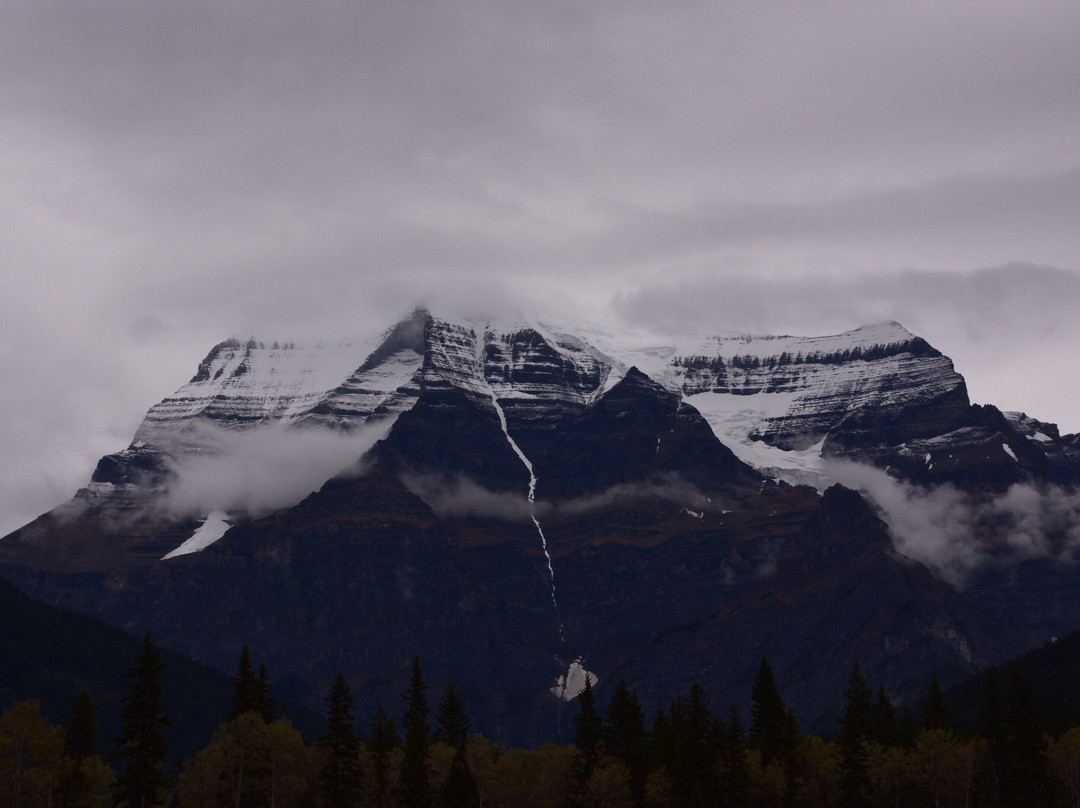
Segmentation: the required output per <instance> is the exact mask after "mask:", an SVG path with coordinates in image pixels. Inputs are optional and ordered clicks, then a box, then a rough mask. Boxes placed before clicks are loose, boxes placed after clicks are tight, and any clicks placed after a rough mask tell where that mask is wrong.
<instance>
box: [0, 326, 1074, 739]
mask: <svg viewBox="0 0 1080 808" xmlns="http://www.w3.org/2000/svg"><path fill="white" fill-rule="evenodd" d="M373 424H379V425H380V429H381V430H382V432H381V433H379V434H382V435H384V436H383V437H382V438H381V439H380V440H379V441H378V442H376V443H375V444H374V445H373V446H372V445H371V444H370V443H366V444H364V447H365V448H366V447H367V446H370V449H369V450H367V451H366V453H365V454H364V456H363V457H362V458H360V457H357V456H355V455H349V456H348V457H347V458H346V460H347V462H343V463H342V465H341V467H340V470H339V469H333V470H331V471H328V472H326V474H325V476H324V477H320V478H318V479H315V480H313V481H312V482H311V484H310V487H308V488H306V492H310V493H308V494H307V495H306V496H304V493H301V494H299V495H297V496H296V498H295V499H293V500H291V501H289V502H286V503H283V504H278V505H277V506H275V507H274V508H269V509H267V508H263V509H261V510H253V511H244V510H242V509H233V510H231V511H230V512H225V510H223V509H215V508H214V507H211V506H210V505H209V504H207V505H205V506H203V507H201V508H199V507H196V506H190V507H187V508H186V509H181V508H178V507H176V505H175V501H174V498H173V496H172V495H173V494H174V493H175V490H176V488H177V487H178V486H179V485H180V483H182V482H183V480H182V479H181V476H182V472H184V470H185V468H189V467H186V466H185V465H184V464H185V463H186V462H188V461H190V460H192V459H195V460H202V459H206V458H214V457H219V456H225V455H227V454H228V452H230V451H232V447H233V446H234V445H235V439H236V436H248V437H249V438H250V439H251V440H253V441H258V440H261V439H262V436H271V437H273V436H280V435H282V434H286V433H288V434H319V435H323V436H330V437H331V439H332V440H336V439H337V438H336V437H334V436H339V437H341V439H342V440H344V439H346V438H347V437H348V436H350V435H352V436H355V435H357V434H363V433H364V430H365V429H370V427H371V426H372V425H373ZM372 434H374V433H372ZM135 437H136V439H135V440H134V441H133V442H132V444H131V446H129V447H128V448H127V449H125V450H124V451H122V452H120V453H118V454H116V455H111V456H109V457H106V458H103V459H102V461H101V463H100V464H99V466H98V469H97V471H96V472H95V475H94V479H93V481H92V482H91V484H90V485H89V486H88V487H87V489H84V490H83V491H82V492H80V494H79V495H78V496H77V497H76V500H75V501H74V502H72V503H68V504H67V505H65V506H62V507H61V508H58V509H56V510H55V511H53V512H52V513H50V514H46V515H45V516H43V517H41V518H39V519H38V520H36V521H35V522H33V523H31V524H30V525H28V526H27V527H25V528H23V529H22V530H20V531H16V533H14V534H12V535H11V536H9V537H7V538H5V539H3V540H0V574H2V575H3V576H5V577H8V578H10V579H11V580H12V581H14V582H16V583H17V584H18V585H19V586H20V587H22V588H24V589H26V590H27V591H30V592H33V593H36V594H39V595H41V596H44V597H48V598H49V599H50V601H52V602H56V603H60V604H63V605H66V606H68V607H71V608H74V609H78V610H80V611H84V612H88V613H91V614H94V615H99V616H101V617H103V618H104V619H106V620H107V621H109V622H110V623H113V624H114V625H118V626H122V627H125V628H128V629H131V630H135V631H138V630H142V629H145V628H149V629H152V630H153V631H154V632H155V635H156V636H158V637H160V638H161V639H162V641H163V642H165V643H167V644H168V645H169V646H170V647H173V648H176V649H179V650H181V651H183V652H185V653H188V654H191V655H192V656H194V657H196V658H198V659H201V660H204V661H206V662H209V663H211V664H214V665H217V666H220V667H223V668H226V669H228V668H229V667H230V666H231V665H232V664H234V662H235V655H236V649H237V648H238V647H239V645H240V644H241V643H243V642H249V643H251V644H252V645H253V646H257V647H262V648H265V649H266V653H267V661H268V664H270V666H271V669H272V670H280V671H282V672H283V674H287V675H283V677H282V681H281V686H282V687H283V692H285V693H287V694H290V695H293V696H295V697H296V698H299V699H302V700H305V701H306V703H308V704H309V705H311V706H313V707H317V706H318V699H319V698H320V697H321V694H322V692H323V689H324V688H325V686H326V684H327V683H328V681H329V679H330V677H331V676H332V674H333V672H334V671H335V670H337V669H338V668H341V669H343V670H345V671H346V672H347V673H348V674H349V675H350V677H351V678H352V679H353V681H354V684H355V686H356V689H357V691H358V697H357V698H358V704H359V705H361V706H362V707H364V708H368V709H371V708H373V707H374V706H375V705H380V704H381V705H383V706H385V705H386V704H389V703H394V700H395V699H396V697H397V695H398V694H399V693H400V692H401V691H402V690H403V689H404V686H405V684H406V679H407V676H408V671H409V661H410V660H411V658H412V655H413V654H419V655H420V656H421V658H422V659H423V661H424V665H425V669H426V670H427V671H428V673H429V678H430V680H431V682H432V684H433V686H435V687H439V686H441V685H442V684H443V683H445V681H447V680H449V679H450V678H453V679H455V680H456V681H457V683H458V685H459V688H460V689H461V690H462V692H463V694H464V695H465V697H466V699H467V701H468V703H469V706H470V711H471V712H472V713H473V715H474V717H475V721H476V725H477V726H478V727H479V728H481V729H483V730H484V731H485V732H487V733H488V734H490V735H493V736H496V737H499V738H500V739H502V740H504V741H506V742H528V743H538V742H541V741H543V740H546V739H549V738H551V737H555V736H556V735H558V734H559V733H560V732H565V731H566V730H567V728H568V727H569V724H568V722H567V721H566V716H565V712H566V710H567V707H566V706H565V701H564V700H563V699H565V698H567V697H572V695H573V693H566V692H563V691H561V690H558V689H557V688H556V689H555V690H554V691H553V688H554V687H555V683H556V680H557V679H558V677H560V676H563V675H565V674H566V673H567V671H568V668H569V667H570V666H572V665H573V664H574V663H575V661H577V660H580V664H581V665H584V666H585V667H586V668H587V669H588V670H589V671H591V672H592V673H593V674H595V675H596V676H598V677H599V684H598V686H599V687H601V688H602V687H604V686H606V684H608V683H611V682H613V681H614V680H615V679H616V678H617V677H622V676H625V677H626V678H627V679H628V680H629V681H630V682H631V684H632V685H634V686H635V687H637V688H638V689H639V690H640V692H641V693H642V694H643V695H644V696H645V697H646V699H647V701H648V703H649V704H650V705H652V706H655V705H659V704H660V703H662V702H664V701H666V700H667V699H669V698H670V697H671V695H673V693H674V692H676V691H678V690H680V689H683V688H685V687H686V686H688V685H689V683H690V682H691V681H694V680H697V681H700V682H702V684H705V685H706V686H707V687H709V688H710V691H711V692H712V693H713V694H714V697H715V698H717V699H719V700H720V701H721V702H722V701H730V700H739V699H743V698H745V694H746V693H747V692H748V682H749V677H750V676H751V675H752V673H753V670H754V667H755V666H756V664H757V661H758V660H759V659H760V655H761V653H763V652H765V653H768V655H769V657H770V659H771V660H772V661H773V664H774V668H775V669H776V670H777V672H778V674H779V676H780V677H781V685H782V686H783V687H784V690H785V694H790V699H791V701H792V702H793V703H794V704H795V705H796V707H797V708H798V709H799V711H800V716H801V718H802V719H803V720H804V723H806V724H807V725H808V726H810V727H811V728H813V727H814V726H815V723H814V722H816V721H819V720H825V718H826V717H830V720H831V717H832V716H833V715H835V712H836V709H837V708H838V705H839V699H840V698H841V694H842V680H843V677H844V676H845V675H846V671H847V670H848V668H849V665H850V662H851V661H852V660H853V659H855V658H858V659H859V661H860V663H861V664H862V665H863V669H864V671H866V672H868V674H869V675H870V676H871V677H872V678H873V680H874V681H875V683H876V684H884V685H885V686H886V687H888V688H889V690H890V692H891V693H892V694H894V695H895V696H896V697H897V698H899V699H900V700H904V699H913V698H916V697H917V696H918V695H919V693H920V692H921V688H922V687H923V686H924V684H925V681H926V678H927V676H928V674H929V673H931V672H933V673H936V674H938V675H939V676H940V677H941V678H942V680H943V681H945V682H949V681H954V680H956V679H958V678H960V677H962V676H965V675H967V674H968V673H970V672H972V671H973V670H975V669H976V668H978V667H979V666H981V665H985V664H990V663H993V662H995V661H998V660H1000V659H1003V658H1006V657H1007V656H1009V655H1012V654H1015V653H1017V652H1019V651H1020V650H1022V649H1024V648H1026V647H1028V646H1030V645H1031V644H1033V643H1037V642H1039V641H1041V640H1042V639H1044V638H1045V637H1046V636H1047V635H1048V634H1051V633H1059V632H1060V631H1061V630H1062V628H1063V627H1065V626H1068V627H1071V626H1072V625H1075V624H1076V622H1073V621H1080V596H1078V595H1077V594H1076V593H1077V592H1080V577H1078V576H1077V575H1075V574H1074V573H1073V572H1072V569H1071V568H1070V567H1068V566H1067V565H1062V564H1061V563H1059V562H1058V561H1057V560H1054V559H1052V558H1042V559H1040V558H1032V559H1028V560H1027V561H1025V562H1024V563H1020V564H1017V563H1014V562H1013V560H1011V559H1009V558H1007V557H1005V556H1002V557H1001V558H999V559H995V563H996V566H993V565H992V566H989V567H987V569H984V570H980V571H979V574H977V575H972V577H971V578H970V581H969V582H968V588H967V589H965V590H962V591H960V590H957V588H955V587H954V586H953V585H952V584H950V583H948V582H946V581H944V580H942V579H940V578H939V577H935V575H934V574H933V573H932V572H931V571H930V570H929V569H927V568H926V567H924V566H922V565H921V564H917V563H914V562H913V561H911V560H910V559H907V558H904V557H902V556H900V555H898V554H897V553H896V552H895V550H894V549H893V542H892V540H891V537H890V535H889V530H888V527H887V526H886V525H885V524H884V523H883V522H881V521H880V519H878V518H877V516H876V515H875V513H874V512H873V510H872V509H871V508H870V507H869V506H868V505H867V504H866V503H865V502H864V501H863V500H862V499H861V498H860V497H859V496H858V495H856V494H854V493H852V492H850V491H846V490H844V489H839V488H830V478H829V474H830V468H831V467H830V465H829V462H828V461H829V460H830V459H838V458H840V459H848V460H854V461H857V462H860V463H868V464H872V465H876V466H878V467H879V468H881V469H888V471H889V474H891V475H893V476H894V477H896V478H898V479H899V480H900V481H902V482H903V483H904V484H905V485H911V486H931V487H932V486H940V485H944V484H948V485H950V486H955V487H959V489H961V490H963V491H964V492H965V496H971V497H978V498H982V500H980V501H983V500H986V499H987V498H988V497H993V496H996V495H997V494H998V493H1000V492H1002V491H1003V490H1005V489H1006V488H1007V487H1008V486H1009V485H1011V484H1014V483H1017V482H1024V483H1030V484H1033V485H1036V484H1037V485H1042V486H1046V485H1051V484H1053V485H1057V486H1063V487H1064V488H1062V490H1068V487H1069V486H1072V485H1074V484H1075V481H1076V479H1077V468H1078V467H1080V466H1078V464H1077V457H1078V454H1080V453H1078V451H1077V448H1076V447H1077V444H1076V436H1064V437H1063V436H1060V435H1059V434H1058V431H1057V429H1056V428H1055V427H1053V426H1052V425H1049V424H1043V423H1041V422H1038V421H1036V420H1034V419H1031V418H1028V417H1027V416H1024V415H1022V414H1002V413H1000V412H998V411H997V410H996V409H994V408H992V407H988V406H985V407H980V406H974V405H971V404H970V402H969V401H968V397H967V393H966V388H965V385H964V381H963V379H962V378H961V377H960V376H959V374H957V373H956V372H955V371H954V369H953V367H952V364H951V362H950V361H949V360H948V359H947V358H946V357H944V356H943V355H942V354H941V353H940V352H938V351H937V350H935V349H934V348H933V347H931V346H929V345H928V344H927V343H925V341H923V340H921V339H919V338H918V337H915V336H914V335H911V334H910V333H909V332H907V331H905V330H904V329H903V328H902V327H900V326H899V325H897V324H885V325H882V326H874V327H868V328H865V329H859V330H857V331H854V332H849V333H848V334H841V335H836V336H833V337H816V338H797V337H770V338H752V337H713V338H710V339H707V340H704V341H703V342H701V343H692V344H689V345H679V344H677V343H676V342H670V343H666V342H665V343H660V344H658V343H656V342H655V341H637V342H634V341H632V340H629V339H626V338H624V337H620V336H612V335H605V334H603V333H599V332H595V331H589V330H585V329H573V328H567V327H554V326H550V325H543V324H538V323H530V322H527V321H524V320H522V319H520V318H518V319H511V320H508V321H505V322H500V323H494V322H490V321H471V320H464V319H457V320H449V319H442V318H439V317H437V316H435V315H433V314H431V313H429V312H426V311H417V312H415V313H413V314H412V315H411V316H410V317H408V318H406V319H405V320H403V321H402V322H400V323H398V324H397V325H395V326H393V327H392V328H390V329H389V330H388V331H387V332H385V334H384V335H383V336H382V337H381V338H380V339H379V340H377V341H375V342H373V343H370V344H366V345H359V344H349V345H339V346H314V347H310V346H309V347H304V346H297V345H293V344H291V343H288V344H284V345H283V344H281V343H278V344H276V345H275V344H273V343H271V344H270V347H266V343H259V342H257V341H254V340H252V341H249V342H247V343H240V342H237V341H232V342H227V343H223V344H222V345H220V346H218V347H217V348H215V349H214V351H212V352H211V354H210V355H209V356H208V357H207V358H206V360H204V362H203V363H202V364H201V365H200V367H199V369H198V371H197V373H196V374H195V376H194V377H193V379H192V380H191V381H190V382H189V383H188V384H187V385H185V386H184V387H182V388H181V389H180V390H179V391H178V392H177V393H176V394H175V395H173V396H171V397H169V398H168V399H166V400H165V401H163V402H162V403H161V404H159V405H157V406H156V407H155V408H153V409H152V410H151V412H150V413H148V415H147V418H146V420H145V422H144V423H143V425H142V426H141V427H140V429H139V432H138V433H137V435H136V436H135ZM372 440H374V438H372ZM319 445H320V446H325V443H324V444H319ZM349 446H352V444H349ZM350 451H351V449H350ZM362 451H364V450H363V449H356V454H357V455H358V454H360V452H362ZM304 460H305V458H303V457H297V458H295V462H296V464H297V465H303V464H304ZM358 461H359V462H358ZM285 462H293V458H288V459H286V460H285ZM253 471H254V470H253ZM259 471H262V470H261V469H259ZM335 471H337V472H338V473H337V474H336V476H333V474H334V472H335ZM234 472H235V470H234V469H233V468H232V467H230V473H233V477H235V476H237V475H236V474H235V473H234ZM240 476H243V475H242V473H241V475H240ZM253 478H258V475H253ZM328 478H329V479H328ZM781 480H787V482H781ZM791 481H795V482H798V481H808V482H812V483H813V487H800V486H794V485H791V484H789V483H790V482H791ZM231 482H235V480H232V481H231ZM918 490H921V489H918ZM948 490H952V489H948ZM306 492H305V493H306ZM913 501H918V500H913ZM1065 532H1067V531H1063V533H1062V535H1063V536H1064V535H1065ZM975 538H976V537H972V540H974V539H975ZM570 709H572V708H570ZM511 716H512V717H513V718H512V720H511V719H510V718H509V717H511Z"/></svg>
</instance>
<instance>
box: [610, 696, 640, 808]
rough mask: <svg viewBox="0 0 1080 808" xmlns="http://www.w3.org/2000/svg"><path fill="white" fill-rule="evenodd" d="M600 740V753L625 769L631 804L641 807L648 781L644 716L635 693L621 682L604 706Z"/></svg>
mask: <svg viewBox="0 0 1080 808" xmlns="http://www.w3.org/2000/svg"><path fill="white" fill-rule="evenodd" d="M602 741H603V743H602V746H603V750H604V754H606V755H609V756H610V757H613V758H615V759H617V760H619V761H621V762H622V764H623V765H624V766H625V767H626V772H627V777H628V778H629V788H630V794H631V797H632V798H633V802H634V805H642V804H643V803H644V801H645V783H646V780H647V778H648V768H647V764H648V756H647V750H648V743H647V738H646V735H645V713H644V712H643V711H642V709H641V702H640V701H639V700H638V697H637V693H635V692H634V691H632V690H631V689H630V687H629V685H627V684H626V680H625V679H620V680H619V683H618V684H617V685H616V686H615V692H614V693H613V694H612V696H611V702H610V703H609V704H608V708H607V716H606V718H605V720H604V722H603V737H602Z"/></svg>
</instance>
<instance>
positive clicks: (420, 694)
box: [398, 657, 431, 808]
mask: <svg viewBox="0 0 1080 808" xmlns="http://www.w3.org/2000/svg"><path fill="white" fill-rule="evenodd" d="M426 691H427V685H426V684H425V683H424V674H423V669H422V668H421V667H420V658H419V657H414V658H413V667H412V677H411V679H410V681H409V689H408V690H407V691H406V692H405V694H404V696H403V697H404V699H405V701H406V702H408V705H409V706H408V708H406V710H405V718H404V720H403V722H402V723H403V725H404V728H405V749H404V755H403V757H402V759H401V776H400V779H399V781H398V795H399V796H398V804H399V805H400V806H402V808H429V806H430V805H431V772H430V770H429V769H428V755H429V754H430V752H431V729H430V728H429V727H428V723H427V717H428V713H429V712H430V711H429V710H428V704H427V696H426V695H425V692H426Z"/></svg>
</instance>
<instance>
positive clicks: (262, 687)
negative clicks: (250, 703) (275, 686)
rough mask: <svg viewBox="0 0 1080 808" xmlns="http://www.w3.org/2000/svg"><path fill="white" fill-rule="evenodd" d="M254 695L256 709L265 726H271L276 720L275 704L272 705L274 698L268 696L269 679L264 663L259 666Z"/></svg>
mask: <svg viewBox="0 0 1080 808" xmlns="http://www.w3.org/2000/svg"><path fill="white" fill-rule="evenodd" d="M255 693H256V699H255V701H256V709H257V710H258V711H259V715H261V716H262V720H263V721H265V722H266V723H267V724H272V723H273V722H274V720H275V719H276V718H277V704H275V703H274V697H273V696H272V695H271V694H270V677H269V676H268V675H267V673H266V663H265V662H262V663H260V664H259V676H258V680H257V682H256V689H255Z"/></svg>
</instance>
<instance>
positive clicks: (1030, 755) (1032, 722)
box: [1002, 667, 1047, 808]
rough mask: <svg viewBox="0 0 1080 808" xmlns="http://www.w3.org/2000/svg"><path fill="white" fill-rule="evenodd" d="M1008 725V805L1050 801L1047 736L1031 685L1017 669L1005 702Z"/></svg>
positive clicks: (1021, 806)
mask: <svg viewBox="0 0 1080 808" xmlns="http://www.w3.org/2000/svg"><path fill="white" fill-rule="evenodd" d="M1005 719H1006V724H1007V727H1008V733H1009V735H1008V747H1007V748H1008V753H1007V760H1008V765H1007V768H1006V772H1007V776H1006V778H1005V779H1004V782H1003V783H1002V786H1003V788H1002V792H1003V796H1004V798H1005V800H1004V802H1005V805H1007V806H1010V808H1012V806H1015V807H1016V808H1028V807H1029V806H1030V807H1031V808H1035V806H1040V805H1045V804H1046V787H1047V784H1046V737H1045V736H1044V735H1043V730H1042V719H1041V716H1040V715H1039V708H1038V707H1037V706H1036V704H1035V695H1034V693H1032V691H1031V687H1030V686H1029V685H1028V683H1027V681H1025V679H1024V677H1023V676H1021V675H1020V671H1019V670H1018V669H1017V668H1015V667H1014V668H1013V670H1012V675H1011V677H1010V678H1009V693H1008V698H1007V699H1006V704H1005Z"/></svg>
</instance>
